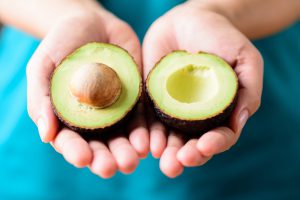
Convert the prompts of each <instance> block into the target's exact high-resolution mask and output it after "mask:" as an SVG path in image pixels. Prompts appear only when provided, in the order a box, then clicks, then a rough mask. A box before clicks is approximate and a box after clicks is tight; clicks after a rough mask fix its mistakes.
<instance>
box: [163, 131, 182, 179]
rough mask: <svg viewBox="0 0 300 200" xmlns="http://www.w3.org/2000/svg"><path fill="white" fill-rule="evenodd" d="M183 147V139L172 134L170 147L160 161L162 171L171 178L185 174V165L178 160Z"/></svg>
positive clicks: (169, 141) (169, 140) (169, 138)
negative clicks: (178, 154)
mask: <svg viewBox="0 0 300 200" xmlns="http://www.w3.org/2000/svg"><path fill="white" fill-rule="evenodd" d="M182 146H183V140H182V138H180V137H178V136H177V135H175V134H174V133H171V134H170V135H169V137H168V146H167V148H166V149H165V150H164V152H163V154H162V156H161V159H160V169H161V171H162V172H163V173H164V174H165V175H166V176H168V177H170V178H175V177H176V176H178V175H180V174H181V173H182V172H183V165H182V164H181V163H180V162H179V161H178V159H177V152H178V151H179V149H180V148H181V147H182Z"/></svg>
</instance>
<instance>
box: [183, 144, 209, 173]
mask: <svg viewBox="0 0 300 200" xmlns="http://www.w3.org/2000/svg"><path fill="white" fill-rule="evenodd" d="M197 141H198V140H197V139H191V140H190V141H188V142H187V143H186V144H185V145H184V146H183V147H182V148H181V149H180V150H179V151H178V153H177V159H178V160H179V162H180V163H181V164H182V165H184V166H186V167H194V166H200V165H203V164H205V163H206V162H207V161H208V160H209V159H210V158H211V157H206V156H204V155H202V154H201V152H200V151H199V150H198V149H197Z"/></svg>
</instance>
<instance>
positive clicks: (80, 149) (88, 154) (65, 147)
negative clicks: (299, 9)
mask: <svg viewBox="0 0 300 200" xmlns="http://www.w3.org/2000/svg"><path fill="white" fill-rule="evenodd" d="M53 145H54V147H55V149H56V150H57V151H58V152H60V153H61V154H62V155H63V156H64V158H65V159H66V160H67V161H68V162H69V163H71V164H73V165H75V166H76V167H85V166H87V165H89V164H90V163H91V162H92V158H93V153H92V150H91V148H90V146H89V145H88V143H87V142H86V141H85V140H84V139H83V138H82V137H81V136H80V135H79V134H78V133H75V132H74V131H71V130H69V129H67V128H64V129H62V130H61V131H60V132H59V133H58V135H57V136H56V138H55V140H54V142H53Z"/></svg>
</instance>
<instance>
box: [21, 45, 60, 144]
mask: <svg viewBox="0 0 300 200" xmlns="http://www.w3.org/2000/svg"><path fill="white" fill-rule="evenodd" d="M54 68H55V64H54V62H53V61H52V60H51V58H50V57H49V56H48V54H47V53H46V51H45V48H44V47H43V44H41V45H40V46H39V47H38V49H37V50H36V52H35V53H34V55H33V56H32V58H31V59H30V61H29V62H28V64H27V68H26V74H27V108H28V114H29V116H30V117H31V119H32V120H33V121H34V123H35V124H36V125H37V126H38V130H39V134H40V137H41V140H42V141H43V142H50V141H52V140H53V139H54V138H55V135H56V133H57V130H58V126H59V122H58V120H57V118H56V116H55V114H54V112H53V110H52V106H51V102H50V96H49V82H50V76H51V74H52V72H53V70H54Z"/></svg>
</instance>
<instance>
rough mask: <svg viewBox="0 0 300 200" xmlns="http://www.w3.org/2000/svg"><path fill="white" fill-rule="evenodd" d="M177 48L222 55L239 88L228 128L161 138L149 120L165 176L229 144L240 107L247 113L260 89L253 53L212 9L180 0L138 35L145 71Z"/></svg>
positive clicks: (259, 63) (233, 139) (234, 134)
mask: <svg viewBox="0 0 300 200" xmlns="http://www.w3.org/2000/svg"><path fill="white" fill-rule="evenodd" d="M158 44H159V46H158ZM177 49H183V50H187V51H190V52H199V51H205V52H209V53H213V54H216V55H218V56H220V57H222V58H224V59H225V60H226V61H227V62H228V63H230V64H231V66H232V67H233V68H234V70H235V71H236V73H237V75H238V78H239V81H240V89H239V96H238V103H237V106H236V108H235V110H234V113H233V115H232V117H231V120H230V124H229V127H218V128H216V129H214V130H211V131H209V132H207V133H205V134H204V135H202V136H201V137H200V138H199V139H190V140H188V141H184V140H183V139H181V138H180V137H178V136H176V135H177V134H175V132H174V131H172V130H171V131H170V133H169V134H168V138H167V137H166V136H165V135H166V133H165V129H164V128H163V126H162V125H161V124H159V123H158V122H155V121H152V122H151V123H152V124H153V125H152V127H155V128H151V127H150V146H151V151H152V154H153V155H155V156H156V157H160V156H161V161H160V167H161V169H162V171H163V172H164V173H165V174H166V175H168V176H170V177H175V176H177V175H179V174H180V173H181V172H182V170H183V167H184V166H188V167H189V166H199V165H202V164H204V163H205V162H207V161H208V160H209V159H210V158H211V157H212V156H213V155H215V154H217V153H220V152H223V151H225V150H227V149H228V148H230V147H231V146H232V145H233V144H235V142H236V141H237V139H238V137H239V135H240V133H241V129H242V126H243V124H242V123H244V122H241V120H240V114H241V112H242V110H246V112H249V114H250V115H251V114H253V113H254V112H255V111H256V109H257V108H258V103H259V100H260V96H261V88H262V86H261V84H262V61H261V58H260V55H259V53H258V52H257V50H256V49H255V48H254V47H253V45H252V44H251V42H250V41H249V40H248V39H247V38H246V37H245V36H244V35H243V34H241V33H240V32H239V31H238V30H237V29H235V28H234V27H233V25H231V23H230V22H229V21H228V20H227V19H225V18H224V17H222V16H220V15H218V14H215V13H213V12H209V11H203V12H199V9H197V8H195V7H193V6H189V5H188V4H183V5H182V6H179V7H176V8H174V9H173V10H171V11H170V12H169V13H167V14H166V15H165V16H163V17H162V18H160V19H159V20H158V21H156V22H155V23H154V24H153V25H152V27H151V28H150V30H149V31H148V33H147V35H146V38H145V40H144V45H143V50H144V65H145V74H148V72H149V71H150V70H151V68H152V67H153V65H154V63H155V62H157V61H158V60H159V59H160V58H161V57H162V56H164V55H166V54H167V53H169V52H171V51H173V50H177ZM244 118H245V117H244ZM246 118H247V117H246ZM245 120H246V119H243V121H245Z"/></svg>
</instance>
